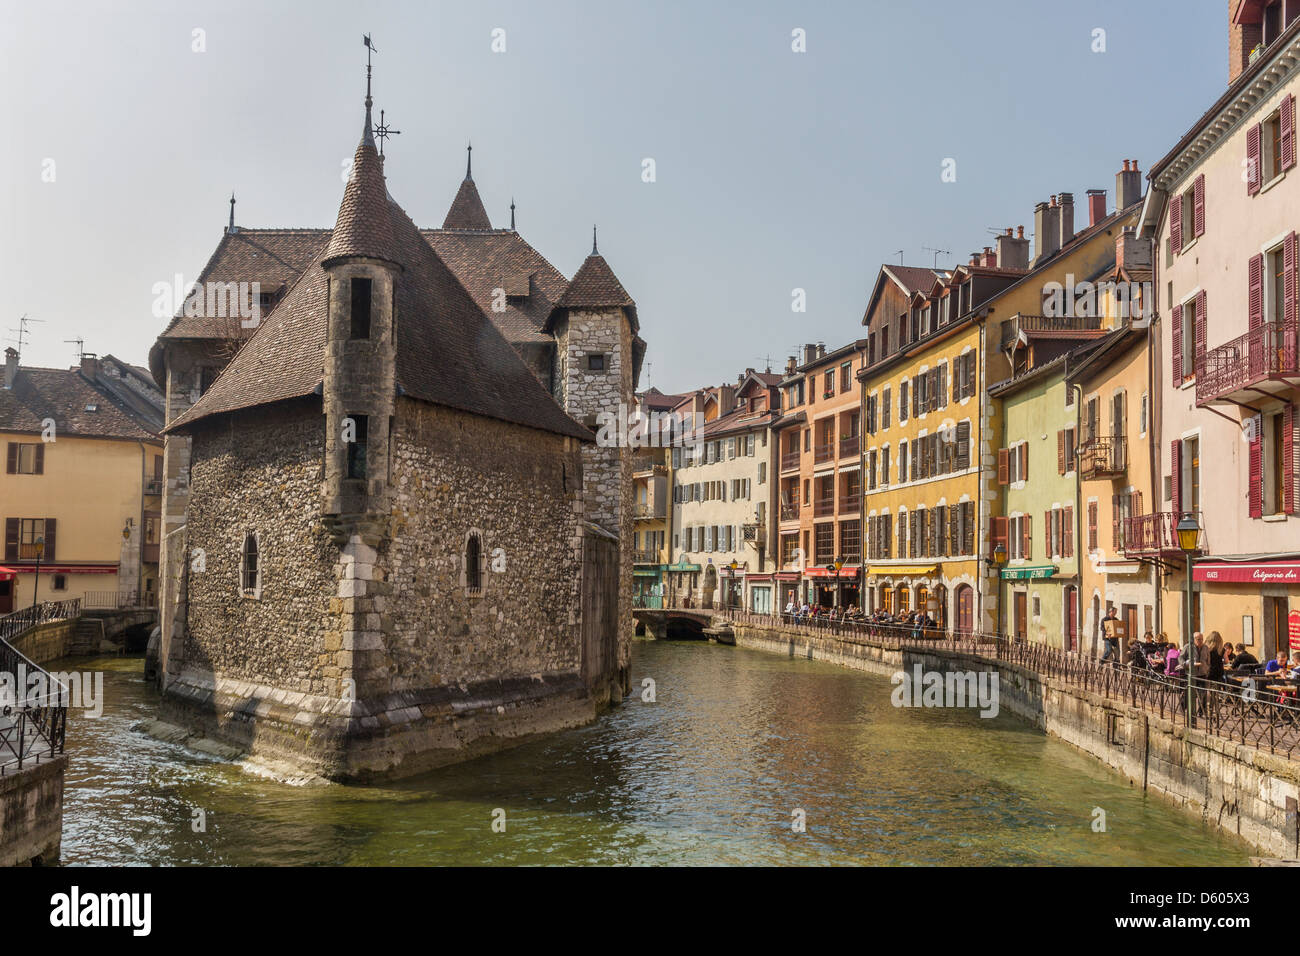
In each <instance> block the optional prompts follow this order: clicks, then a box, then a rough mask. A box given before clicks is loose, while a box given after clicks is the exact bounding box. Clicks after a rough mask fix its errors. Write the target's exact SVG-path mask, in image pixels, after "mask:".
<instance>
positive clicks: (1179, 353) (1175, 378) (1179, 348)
mask: <svg viewBox="0 0 1300 956" xmlns="http://www.w3.org/2000/svg"><path fill="white" fill-rule="evenodd" d="M1169 330H1170V331H1171V332H1173V336H1174V342H1173V345H1174V348H1173V356H1174V360H1173V370H1172V371H1173V375H1172V376H1171V378H1170V379H1169V380H1170V381H1171V382H1173V384H1174V388H1177V387H1178V386H1179V385H1181V384H1182V383H1183V307H1182V306H1181V305H1176V306H1174V321H1173V323H1172V324H1171V325H1170V327H1169Z"/></svg>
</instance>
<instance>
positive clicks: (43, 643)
mask: <svg viewBox="0 0 1300 956" xmlns="http://www.w3.org/2000/svg"><path fill="white" fill-rule="evenodd" d="M76 626H77V619H76V618H69V619H68V620H64V621H47V622H46V623H44V624H37V625H36V626H35V627H32V628H28V629H27V630H25V631H23V632H22V633H21V634H20V635H18V636H17V637H15V638H14V639H13V640H11V641H10V642H9V645H10V646H11V647H12V648H13V649H14V650H16V651H17V652H18V653H19V654H22V655H23V656H24V657H26V658H27V659H28V660H29V661H31V662H32V663H33V664H36V665H38V666H41V665H44V664H46V663H48V662H49V661H54V660H58V659H59V658H60V657H67V656H68V645H69V643H70V642H71V640H72V632H73V631H74V630H75V629H76Z"/></svg>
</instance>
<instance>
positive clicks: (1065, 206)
mask: <svg viewBox="0 0 1300 956" xmlns="http://www.w3.org/2000/svg"><path fill="white" fill-rule="evenodd" d="M1056 210H1057V212H1056V218H1057V222H1058V224H1059V225H1060V227H1061V238H1060V240H1059V241H1058V243H1057V248H1059V249H1064V248H1065V247H1066V246H1067V245H1069V242H1070V240H1071V239H1073V238H1074V193H1061V195H1060V197H1059V199H1058V200H1057V205H1056Z"/></svg>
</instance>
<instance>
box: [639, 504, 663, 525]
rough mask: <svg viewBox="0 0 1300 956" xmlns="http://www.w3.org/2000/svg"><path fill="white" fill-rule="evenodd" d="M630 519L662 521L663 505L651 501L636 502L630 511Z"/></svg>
mask: <svg viewBox="0 0 1300 956" xmlns="http://www.w3.org/2000/svg"><path fill="white" fill-rule="evenodd" d="M632 517H633V518H634V519H636V520H637V521H654V520H656V519H658V520H660V521H662V520H663V519H664V503H663V502H662V501H652V502H649V503H646V502H643V501H642V502H638V503H637V504H636V506H635V507H634V508H633V509H632Z"/></svg>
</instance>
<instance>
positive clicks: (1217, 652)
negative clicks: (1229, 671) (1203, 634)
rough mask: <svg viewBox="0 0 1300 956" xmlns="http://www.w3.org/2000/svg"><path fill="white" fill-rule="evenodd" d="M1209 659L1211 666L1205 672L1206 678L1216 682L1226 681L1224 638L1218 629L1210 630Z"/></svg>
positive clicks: (1208, 662)
mask: <svg viewBox="0 0 1300 956" xmlns="http://www.w3.org/2000/svg"><path fill="white" fill-rule="evenodd" d="M1208 643H1209V660H1208V661H1207V662H1206V663H1207V664H1208V665H1209V666H1208V668H1207V669H1206V672H1205V679H1206V680H1207V681H1209V682H1211V683H1214V684H1222V683H1224V679H1223V667H1224V648H1223V638H1222V637H1221V636H1220V634H1219V632H1218V631H1211V632H1210V640H1209V642H1208Z"/></svg>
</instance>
